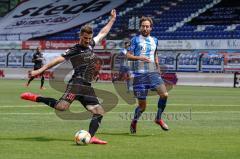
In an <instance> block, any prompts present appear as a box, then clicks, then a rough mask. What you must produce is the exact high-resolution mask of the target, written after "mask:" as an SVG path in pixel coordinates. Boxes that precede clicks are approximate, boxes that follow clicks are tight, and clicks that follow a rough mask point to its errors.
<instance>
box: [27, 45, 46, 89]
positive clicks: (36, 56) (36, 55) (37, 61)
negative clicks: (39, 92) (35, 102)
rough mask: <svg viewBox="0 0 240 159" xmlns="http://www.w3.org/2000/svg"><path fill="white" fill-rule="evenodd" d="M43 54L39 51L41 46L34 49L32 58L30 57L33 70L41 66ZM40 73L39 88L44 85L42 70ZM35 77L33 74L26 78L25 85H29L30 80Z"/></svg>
mask: <svg viewBox="0 0 240 159" xmlns="http://www.w3.org/2000/svg"><path fill="white" fill-rule="evenodd" d="M43 60H44V58H43V54H42V52H41V48H40V47H38V48H37V49H36V52H35V53H34V54H33V58H32V62H33V63H34V66H33V70H38V69H40V68H41V67H42V66H43ZM40 75H41V86H40V89H45V87H43V85H44V72H43V73H41V74H40ZM34 78H35V76H31V77H30V79H29V80H28V82H27V83H26V85H25V86H26V87H28V86H29V84H30V83H31V82H32V80H33V79H34Z"/></svg>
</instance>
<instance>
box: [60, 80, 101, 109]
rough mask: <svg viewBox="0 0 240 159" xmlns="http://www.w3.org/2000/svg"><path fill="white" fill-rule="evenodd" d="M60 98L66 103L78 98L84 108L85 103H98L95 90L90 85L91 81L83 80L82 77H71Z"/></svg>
mask: <svg viewBox="0 0 240 159" xmlns="http://www.w3.org/2000/svg"><path fill="white" fill-rule="evenodd" d="M60 100H65V101H67V102H68V103H72V102H73V101H74V100H78V101H79V102H80V103H81V104H82V105H83V106H84V107H85V108H86V106H87V105H97V104H99V101H98V98H97V96H96V94H95V91H94V89H93V88H92V87H91V83H88V82H84V81H83V79H71V80H70V81H69V82H68V84H67V88H66V91H65V93H64V94H63V96H62V97H61V98H60Z"/></svg>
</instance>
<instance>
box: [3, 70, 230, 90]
mask: <svg viewBox="0 0 240 159" xmlns="http://www.w3.org/2000/svg"><path fill="white" fill-rule="evenodd" d="M29 70H30V69H29V68H0V79H27V78H28V71H29ZM105 72H106V71H105ZM3 74H4V75H3ZM177 77H178V83H177V85H189V86H219V87H233V80H234V74H232V73H228V74H226V73H184V72H180V73H177Z"/></svg>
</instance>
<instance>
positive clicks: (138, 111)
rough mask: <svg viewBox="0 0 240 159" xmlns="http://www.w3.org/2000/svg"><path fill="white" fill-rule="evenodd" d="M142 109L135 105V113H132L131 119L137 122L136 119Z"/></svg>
mask: <svg viewBox="0 0 240 159" xmlns="http://www.w3.org/2000/svg"><path fill="white" fill-rule="evenodd" d="M142 112H143V111H142V110H141V108H140V107H139V106H137V108H136V109H135V113H134V117H133V121H134V122H137V121H138V119H139V118H140V116H141V115H142Z"/></svg>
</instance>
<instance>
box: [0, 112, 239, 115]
mask: <svg viewBox="0 0 240 159" xmlns="http://www.w3.org/2000/svg"><path fill="white" fill-rule="evenodd" d="M79 113H80V112H79ZM149 113H156V112H146V114H149ZM172 113H173V114H174V113H175V114H181V113H186V114H189V113H191V114H216V113H223V114H226V113H231V114H232V113H236V114H238V113H240V111H210V112H190V111H189V112H166V114H172ZM54 114H56V113H52V112H51V113H0V115H54ZM106 114H133V112H108V113H106Z"/></svg>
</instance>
